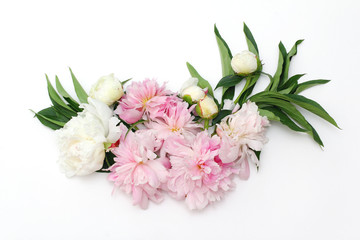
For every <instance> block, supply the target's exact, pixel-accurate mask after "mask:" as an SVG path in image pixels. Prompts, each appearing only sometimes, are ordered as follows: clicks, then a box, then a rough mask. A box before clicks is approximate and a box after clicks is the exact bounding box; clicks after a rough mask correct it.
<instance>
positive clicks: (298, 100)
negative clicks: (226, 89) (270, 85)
mask: <svg viewBox="0 0 360 240" xmlns="http://www.w3.org/2000/svg"><path fill="white" fill-rule="evenodd" d="M265 98H277V99H282V100H285V101H289V102H292V103H294V104H296V105H298V106H299V107H302V108H304V109H306V110H308V111H310V112H312V113H314V114H316V115H318V116H319V117H321V118H323V119H324V120H326V121H328V122H329V123H331V124H333V125H334V126H335V127H337V128H339V127H338V125H337V123H336V122H335V120H334V119H333V118H332V117H331V116H330V115H329V114H328V113H327V112H326V111H325V109H324V108H322V107H321V106H320V104H318V103H317V102H315V101H313V100H311V99H308V98H306V97H304V96H301V95H295V94H280V93H276V92H260V93H258V94H255V95H254V96H252V97H251V99H253V100H254V101H255V102H256V101H262V99H265ZM262 102H263V101H262Z"/></svg>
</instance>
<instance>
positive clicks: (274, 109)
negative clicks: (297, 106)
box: [262, 106, 308, 132]
mask: <svg viewBox="0 0 360 240" xmlns="http://www.w3.org/2000/svg"><path fill="white" fill-rule="evenodd" d="M262 109H265V110H267V111H270V112H272V113H273V114H274V115H276V116H277V117H278V118H279V119H280V122H281V123H282V124H284V125H285V126H287V127H288V128H290V129H291V130H294V131H296V132H307V131H308V130H306V129H303V128H301V127H299V126H298V125H297V124H296V123H294V121H293V120H291V119H290V118H289V116H288V115H286V114H285V113H284V112H283V111H281V110H280V109H279V108H277V107H274V106H273V107H271V106H265V107H262Z"/></svg>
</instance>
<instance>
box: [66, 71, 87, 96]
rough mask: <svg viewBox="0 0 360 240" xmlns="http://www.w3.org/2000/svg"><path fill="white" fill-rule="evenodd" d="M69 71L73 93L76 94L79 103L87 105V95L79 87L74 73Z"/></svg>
mask: <svg viewBox="0 0 360 240" xmlns="http://www.w3.org/2000/svg"><path fill="white" fill-rule="evenodd" d="M69 70H70V73H71V78H72V80H73V84H74V88H75V93H76V95H77V97H78V98H79V100H80V102H81V103H88V102H87V98H88V95H87V93H86V92H85V90H84V89H83V87H82V86H81V84H80V83H79V81H78V80H77V79H76V77H75V75H74V73H73V72H72V70H71V68H69Z"/></svg>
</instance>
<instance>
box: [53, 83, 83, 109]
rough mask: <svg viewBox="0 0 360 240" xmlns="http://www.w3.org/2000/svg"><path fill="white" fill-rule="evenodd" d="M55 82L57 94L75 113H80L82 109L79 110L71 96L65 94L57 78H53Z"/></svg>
mask: <svg viewBox="0 0 360 240" xmlns="http://www.w3.org/2000/svg"><path fill="white" fill-rule="evenodd" d="M55 82H56V89H57V90H58V92H59V94H60V95H61V96H62V97H63V98H64V99H65V101H67V102H68V103H69V104H70V107H71V108H72V109H73V110H74V111H76V112H81V111H82V109H80V108H79V106H80V105H79V103H78V102H76V101H75V100H74V99H73V98H72V97H71V96H70V94H68V93H67V92H66V90H65V89H64V87H63V86H62V85H61V83H60V80H59V78H58V76H55Z"/></svg>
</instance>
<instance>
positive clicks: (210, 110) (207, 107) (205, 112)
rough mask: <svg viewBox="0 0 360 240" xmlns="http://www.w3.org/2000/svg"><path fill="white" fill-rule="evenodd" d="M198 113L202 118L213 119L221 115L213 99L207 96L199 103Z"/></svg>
mask: <svg viewBox="0 0 360 240" xmlns="http://www.w3.org/2000/svg"><path fill="white" fill-rule="evenodd" d="M196 112H197V114H199V116H200V117H201V118H204V119H213V118H214V117H216V115H217V114H218V113H219V109H218V106H217V105H216V103H215V101H214V99H213V98H212V97H210V96H205V97H204V98H203V99H201V100H200V101H199V102H198V103H197V105H196Z"/></svg>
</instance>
